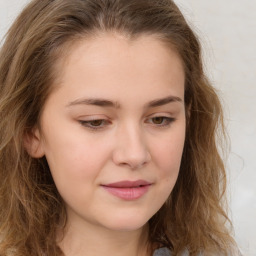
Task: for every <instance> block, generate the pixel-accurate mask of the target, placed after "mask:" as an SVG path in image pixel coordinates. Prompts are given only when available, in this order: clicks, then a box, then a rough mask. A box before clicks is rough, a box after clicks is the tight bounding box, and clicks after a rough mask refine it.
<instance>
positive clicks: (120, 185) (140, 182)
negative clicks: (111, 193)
mask: <svg viewBox="0 0 256 256" xmlns="http://www.w3.org/2000/svg"><path fill="white" fill-rule="evenodd" d="M151 184H152V183H150V182H148V181H145V180H136V181H129V180H123V181H118V182H114V183H109V184H104V185H103V186H105V187H112V188H134V187H140V186H147V185H151Z"/></svg>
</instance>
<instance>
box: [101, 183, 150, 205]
mask: <svg viewBox="0 0 256 256" xmlns="http://www.w3.org/2000/svg"><path fill="white" fill-rule="evenodd" d="M151 185H152V184H151V183H149V182H147V181H145V180H137V181H120V182H115V183H111V184H106V185H102V187H103V188H104V189H105V190H107V191H108V192H109V193H110V194H112V195H114V196H116V197H119V198H121V199H124V200H136V199H138V198H140V197H142V196H143V195H144V194H145V193H146V192H147V191H148V189H149V187H150V186H151Z"/></svg>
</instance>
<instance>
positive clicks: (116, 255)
mask: <svg viewBox="0 0 256 256" xmlns="http://www.w3.org/2000/svg"><path fill="white" fill-rule="evenodd" d="M59 246H60V248H61V249H62V251H63V252H64V255H65V256H92V255H93V256H102V255H111V256H148V255H151V254H150V252H149V246H148V226H147V225H146V226H144V227H143V228H141V229H138V230H133V231H113V230H108V229H106V228H103V227H100V226H96V227H95V226H92V225H91V226H90V224H89V225H88V224H87V225H86V228H85V227H81V226H75V225H70V224H68V225H67V227H66V231H65V232H64V237H63V239H62V240H61V242H60V243H59Z"/></svg>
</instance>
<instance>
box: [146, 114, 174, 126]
mask: <svg viewBox="0 0 256 256" xmlns="http://www.w3.org/2000/svg"><path fill="white" fill-rule="evenodd" d="M174 121H175V118H173V117H167V116H155V117H152V118H150V119H148V122H149V123H150V124H152V125H155V126H159V127H166V126H169V125H170V124H171V123H172V122H174Z"/></svg>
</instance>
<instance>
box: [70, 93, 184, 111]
mask: <svg viewBox="0 0 256 256" xmlns="http://www.w3.org/2000/svg"><path fill="white" fill-rule="evenodd" d="M172 102H182V99H181V98H179V97H176V96H168V97H165V98H161V99H156V100H152V101H150V102H149V103H147V104H146V105H145V108H154V107H159V106H163V105H166V104H168V103H172ZM75 105H93V106H99V107H111V108H117V109H118V108H120V104H119V103H118V102H113V101H110V100H107V99H100V98H92V99H77V100H75V101H72V102H70V103H69V104H68V105H67V107H70V106H75Z"/></svg>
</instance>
